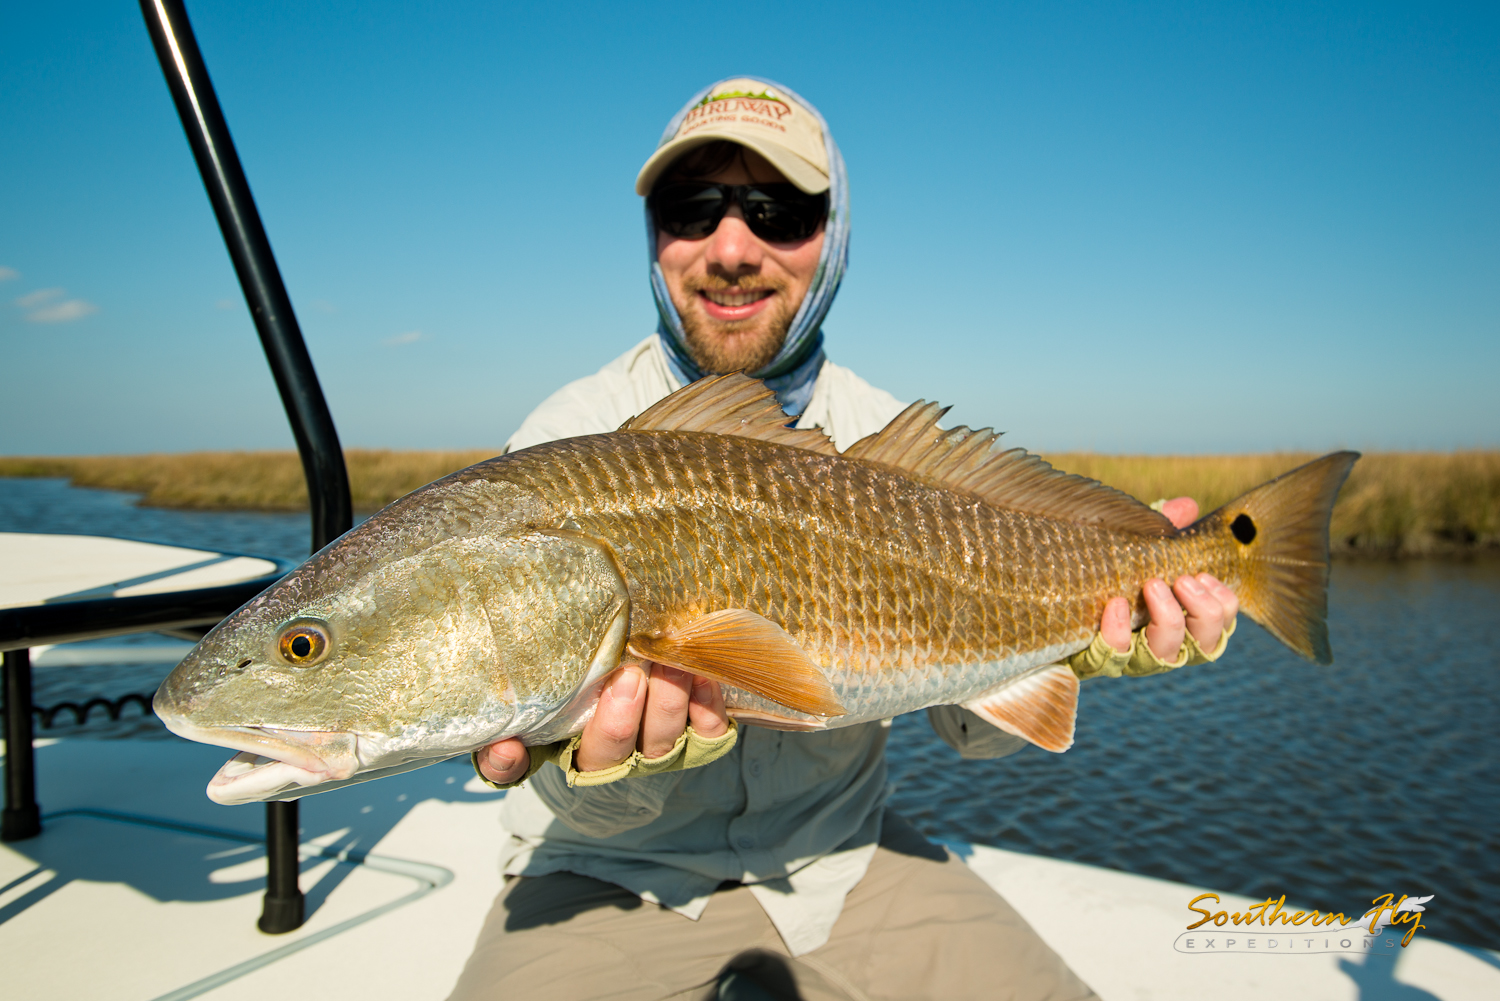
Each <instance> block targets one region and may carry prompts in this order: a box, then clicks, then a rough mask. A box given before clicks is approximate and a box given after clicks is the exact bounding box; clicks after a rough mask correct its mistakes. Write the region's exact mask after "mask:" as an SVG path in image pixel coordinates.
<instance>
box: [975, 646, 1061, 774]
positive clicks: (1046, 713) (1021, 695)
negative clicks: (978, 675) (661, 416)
mask: <svg viewBox="0 0 1500 1001" xmlns="http://www.w3.org/2000/svg"><path fill="white" fill-rule="evenodd" d="M964 708H965V709H967V710H969V711H970V712H972V713H974V714H975V715H976V716H978V717H979V718H980V719H982V720H984V721H985V722H987V723H991V724H993V725H995V726H998V727H999V728H1000V729H1002V730H1004V731H1005V732H1006V733H1013V734H1015V735H1016V736H1017V737H1021V738H1023V739H1025V740H1029V741H1031V742H1032V743H1033V744H1035V745H1036V746H1037V747H1040V748H1041V749H1042V750H1044V751H1056V752H1059V753H1060V752H1062V751H1066V750H1067V749H1068V748H1070V747H1072V746H1073V725H1074V722H1075V721H1076V720H1077V719H1078V675H1076V674H1074V673H1073V669H1072V668H1070V667H1067V666H1065V665H1062V664H1051V665H1048V666H1047V667H1044V668H1042V669H1041V670H1039V671H1033V672H1032V673H1030V674H1028V675H1025V676H1024V677H1022V678H1020V679H1018V680H1016V681H1013V682H1011V683H1010V684H1008V685H1006V686H1005V687H1004V688H1002V689H1000V690H999V691H995V692H989V693H987V694H985V695H982V696H980V697H979V698H977V699H974V700H973V701H971V702H965V703H964Z"/></svg>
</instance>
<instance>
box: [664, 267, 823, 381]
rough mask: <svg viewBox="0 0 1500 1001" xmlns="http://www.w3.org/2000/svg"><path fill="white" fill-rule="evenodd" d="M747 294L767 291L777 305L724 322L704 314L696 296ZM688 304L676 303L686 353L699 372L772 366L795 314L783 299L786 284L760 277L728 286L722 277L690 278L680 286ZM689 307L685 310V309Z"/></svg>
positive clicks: (731, 283) (788, 297) (735, 281)
mask: <svg viewBox="0 0 1500 1001" xmlns="http://www.w3.org/2000/svg"><path fill="white" fill-rule="evenodd" d="M731 288H732V289H735V290H736V291H740V292H752V291H757V290H760V289H769V290H771V291H772V292H774V293H775V298H776V303H775V304H774V305H773V306H772V307H771V308H770V309H766V310H763V311H761V312H760V313H757V314H756V315H755V316H752V317H750V318H749V319H745V320H731V321H728V322H725V321H721V320H713V319H710V318H709V317H707V316H706V315H704V312H703V307H702V306H701V305H699V304H698V302H697V301H696V300H697V298H698V293H699V292H726V291H728V290H729V289H731ZM682 291H683V294H684V295H685V296H686V297H687V299H688V302H687V303H681V302H679V303H677V314H678V315H679V316H680V317H682V330H683V334H684V335H685V339H686V342H687V343H686V347H687V351H688V354H689V355H691V356H692V359H693V361H694V362H696V363H697V365H698V367H699V368H701V369H702V370H703V371H704V372H708V373H710V374H713V375H724V374H726V373H729V372H758V371H760V370H761V369H763V368H765V367H766V366H767V365H769V364H771V361H772V360H773V359H774V358H775V357H776V354H777V352H779V351H780V350H781V346H782V344H784V343H786V335H787V331H789V330H790V329H791V327H792V319H793V318H794V317H795V316H796V315H797V310H796V307H795V306H794V305H793V304H792V303H791V301H790V296H788V295H787V283H786V282H783V281H777V280H776V279H774V278H769V277H766V276H764V275H744V276H741V277H740V278H737V279H735V280H734V281H730V280H729V279H727V278H724V277H723V276H721V275H714V274H709V275H689V276H687V277H686V278H684V279H683V282H682ZM685 305H686V306H687V307H688V308H684V306H685Z"/></svg>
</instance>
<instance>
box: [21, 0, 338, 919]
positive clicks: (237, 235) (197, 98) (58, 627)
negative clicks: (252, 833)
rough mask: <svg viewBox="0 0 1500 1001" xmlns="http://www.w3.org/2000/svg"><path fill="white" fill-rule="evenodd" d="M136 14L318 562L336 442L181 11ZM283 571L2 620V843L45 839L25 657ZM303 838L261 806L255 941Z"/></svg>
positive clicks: (241, 591) (197, 619)
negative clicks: (297, 478)
mask: <svg viewBox="0 0 1500 1001" xmlns="http://www.w3.org/2000/svg"><path fill="white" fill-rule="evenodd" d="M140 6H141V13H142V14H143V15H144V16H145V19H146V28H147V30H148V31H149V33H150V35H151V41H152V44H153V46H154V47H155V49H156V57H157V60H158V61H159V62H160V63H161V68H162V73H163V74H164V75H165V76H166V81H167V88H168V89H169V90H170V91H171V94H172V100H173V103H174V104H175V105H176V106H177V114H178V117H179V118H180V119H181V120H182V127H183V130H184V131H185V132H186V134H187V139H188V145H189V146H190V147H191V148H192V151H193V158H194V159H195V160H196V161H197V164H198V173H199V175H200V176H201V177H202V178H203V186H204V188H205V189H206V190H207V192H208V199H209V202H210V203H211V204H212V205H213V210H214V215H215V217H216V218H217V219H218V223H219V230H220V232H221V233H222V234H223V236H224V243H225V246H226V247H227V248H228V249H229V256H230V259H231V260H232V261H233V262H234V269H235V273H236V274H237V275H238V277H239V281H240V287H241V289H243V290H244V293H245V301H246V303H247V304H248V305H249V307H250V316H251V318H252V319H253V320H254V323H255V330H256V333H257V334H258V335H259V336H260V342H261V346H262V347H263V348H264V349H265V352H266V360H267V361H268V362H269V363H270V366H271V374H272V376H273V377H274V378H275V380H276V388H277V390H278V391H279V392H280V394H281V402H282V405H283V406H284V407H285V408H286V414H287V420H288V421H289V422H290V423H291V427H292V435H293V437H294V438H295V439H296V442H297V452H298V454H299V455H300V456H301V459H302V472H303V475H304V476H305V478H306V480H307V494H308V499H309V501H310V504H311V512H312V551H313V552H317V551H318V550H320V549H322V548H323V547H324V546H326V545H328V544H329V543H330V542H332V541H333V540H334V539H336V538H338V537H339V536H340V535H342V534H344V533H345V532H347V531H348V530H349V529H350V527H351V526H352V525H353V522H354V517H353V509H352V505H351V503H350V496H349V475H348V471H347V470H346V468H345V466H344V454H343V450H342V449H341V448H340V446H339V438H338V432H337V431H336V430H335V429H334V426H333V418H332V416H331V415H330V414H329V412H328V404H327V401H326V400H325V399H324V398H323V390H322V387H321V386H320V385H319V383H318V376H317V372H316V371H314V369H313V363H312V358H311V357H310V356H309V355H308V352H307V345H306V343H305V342H304V341H303V339H302V331H301V328H300V327H299V326H298V324H297V317H296V314H295V313H294V312H293V310H292V303H291V300H290V298H288V296H287V292H286V286H285V284H284V283H283V282H282V280H281V271H280V269H279V268H278V267H277V266H276V258H275V256H274V255H273V254H272V252H271V243H270V240H268V239H267V237H266V231H265V227H264V226H263V225H262V224H261V220H260V213H259V211H257V209H256V207H255V199H254V198H253V197H252V196H251V194H250V185H249V182H248V181H246V179H245V172H244V169H243V168H242V167H241V166H240V159H239V155H238V154H237V153H236V152H235V148H234V141H233V139H232V138H231V137H230V134H229V126H228V124H227V123H226V122H225V121H224V114H223V111H222V110H221V109H220V107H219V101H218V98H217V96H216V95H215V94H214V88H213V83H212V82H211V81H210V79H209V76H208V68H207V66H205V65H204V62H203V55H202V53H201V52H199V50H198V43H197V40H196V39H195V38H194V36H193V29H192V25H191V24H190V23H189V21H188V16H187V10H186V8H185V7H184V6H183V4H182V2H181V0H140ZM284 569H285V568H284V567H280V568H278V572H277V573H275V574H271V575H268V576H265V577H262V578H259V579H256V580H251V581H245V582H242V583H238V584H233V585H228V586H220V587H210V588H201V589H198V590H194V591H185V592H177V593H174V594H163V595H136V596H131V597H121V598H108V599H98V600H87V601H70V602H60V603H57V604H50V605H40V606H30V607H26V608H16V609H4V610H0V651H4V679H3V680H4V690H5V723H6V738H7V744H6V751H7V753H6V757H5V792H6V797H5V808H4V812H3V822H0V838H3V840H6V841H19V840H22V839H25V838H29V837H34V836H35V835H37V834H39V833H40V832H41V813H40V808H39V807H38V805H37V801H36V764H35V759H34V757H33V754H32V738H33V735H34V728H33V720H32V715H33V706H32V701H31V659H30V648H31V647H33V646H38V645H40V644H42V643H58V642H67V641H70V640H78V639H88V638H92V637H97V636H110V635H118V634H120V633H125V632H133V631H143V630H184V629H193V628H195V627H203V626H211V625H213V624H214V623H216V622H218V621H220V620H221V619H223V618H224V617H225V616H227V615H229V614H230V613H231V612H233V611H234V610H235V609H236V608H238V607H239V606H240V605H242V604H244V603H245V602H246V601H248V600H250V599H251V598H253V597H254V596H255V595H257V594H259V593H260V592H261V591H262V590H264V589H265V588H266V587H267V586H269V585H270V584H272V583H274V582H275V581H276V580H277V579H279V578H280V576H281V574H282V572H283V571H284ZM116 711H117V710H116ZM86 713H87V710H85V711H84V714H85V715H86ZM48 722H49V723H50V718H49V719H48ZM298 833H299V825H298V813H297V804H296V803H295V802H290V803H268V804H266V855H267V863H268V866H269V871H268V874H267V879H266V895H265V901H264V905H263V907H262V910H261V916H260V920H259V921H258V922H257V924H258V926H259V928H260V929H261V931H264V932H268V933H272V934H279V933H282V932H289V931H292V930H294V929H296V928H298V927H300V926H301V925H302V922H303V918H304V904H303V897H302V891H301V889H300V888H299V887H298V885H297V877H298V875H299V870H300V867H301V865H300V863H301V860H300V858H299V850H298V842H299V837H298Z"/></svg>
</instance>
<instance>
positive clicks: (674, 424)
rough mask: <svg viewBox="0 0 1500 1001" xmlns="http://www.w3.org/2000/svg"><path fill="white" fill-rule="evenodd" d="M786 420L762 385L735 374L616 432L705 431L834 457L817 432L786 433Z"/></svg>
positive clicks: (685, 392)
mask: <svg viewBox="0 0 1500 1001" xmlns="http://www.w3.org/2000/svg"><path fill="white" fill-rule="evenodd" d="M791 421H792V418H790V417H788V416H787V415H786V414H785V413H784V412H783V411H782V409H781V405H780V404H779V403H777V402H776V394H775V393H773V392H772V391H771V390H769V389H767V388H766V384H765V383H763V382H761V381H760V380H758V379H752V378H750V377H749V376H747V375H742V374H740V373H739V372H732V373H730V374H729V375H718V376H713V377H711V378H708V379H699V380H698V381H697V382H695V383H693V384H691V385H689V386H684V387H683V388H681V389H679V390H678V391H677V392H675V393H673V394H672V395H671V396H669V397H667V398H666V399H665V400H662V401H661V402H660V403H657V404H655V405H653V406H652V407H650V408H649V409H648V410H647V411H646V412H645V413H643V414H640V415H638V416H636V417H632V418H630V420H628V421H626V422H625V423H624V424H621V425H620V430H621V431H705V432H708V433H711V434H732V435H738V436H739V437H741V438H757V439H759V440H761V441H770V442H775V443H776V444H778V445H790V446H791V447H792V448H805V449H808V450H809V451H813V452H822V453H823V454H824V455H838V454H839V452H838V449H837V448H835V447H834V445H833V441H832V439H830V438H829V437H828V436H827V435H826V434H824V433H823V432H822V431H820V430H818V429H816V428H806V429H801V430H799V429H797V428H789V427H787V424H789V423H791Z"/></svg>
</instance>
